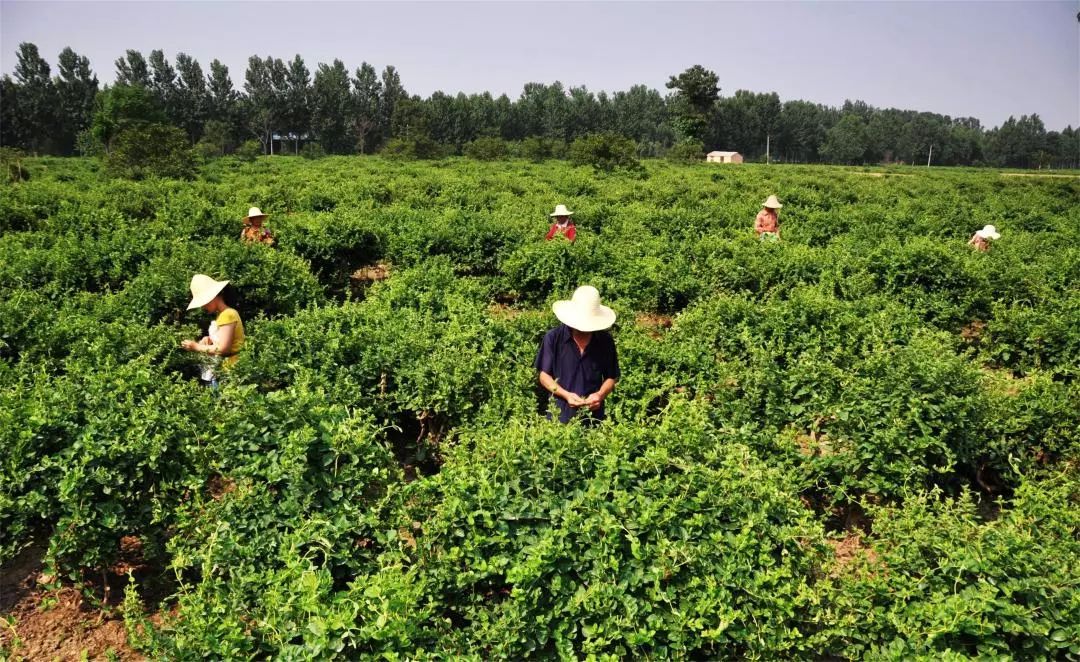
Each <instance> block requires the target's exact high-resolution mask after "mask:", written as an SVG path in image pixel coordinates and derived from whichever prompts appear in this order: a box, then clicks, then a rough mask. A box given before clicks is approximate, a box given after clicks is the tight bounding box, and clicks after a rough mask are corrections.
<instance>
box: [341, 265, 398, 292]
mask: <svg viewBox="0 0 1080 662" xmlns="http://www.w3.org/2000/svg"><path fill="white" fill-rule="evenodd" d="M389 277H390V265H389V264H386V263H385V262H378V263H376V264H371V265H368V266H366V267H360V268H359V269H357V270H356V271H354V272H353V274H352V275H351V276H349V278H350V279H351V280H352V282H353V285H354V286H356V285H366V284H369V283H374V282H376V281H380V280H386V279H387V278H389Z"/></svg>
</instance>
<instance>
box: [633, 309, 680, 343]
mask: <svg viewBox="0 0 1080 662" xmlns="http://www.w3.org/2000/svg"><path fill="white" fill-rule="evenodd" d="M634 322H636V323H637V325H638V326H640V327H643V328H644V329H645V330H646V331H647V332H648V334H649V337H650V338H652V339H654V340H657V339H659V338H660V335H661V334H660V332H661V330H663V329H670V328H671V324H672V322H673V320H672V318H671V317H670V316H668V315H660V314H659V313H638V314H637V315H636V316H635V317H634Z"/></svg>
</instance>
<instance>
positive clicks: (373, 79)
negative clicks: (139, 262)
mask: <svg viewBox="0 0 1080 662" xmlns="http://www.w3.org/2000/svg"><path fill="white" fill-rule="evenodd" d="M115 67H116V76H115V83H113V84H112V85H104V86H102V85H100V84H99V81H98V79H97V76H96V75H95V74H94V72H93V71H92V69H91V67H90V62H89V60H88V59H87V58H86V57H84V56H80V55H78V54H77V53H76V52H75V51H73V50H72V49H71V48H70V47H69V48H65V49H64V50H63V52H61V53H60V55H59V59H58V61H57V75H55V76H54V75H52V69H51V67H50V66H49V63H48V62H46V60H45V59H44V58H43V57H42V56H41V55H40V53H39V52H38V49H37V47H36V46H35V45H34V44H32V43H22V44H20V45H19V48H18V52H17V63H16V66H15V69H14V76H8V75H5V76H4V77H3V79H2V81H0V145H3V146H6V147H15V148H20V149H23V150H26V151H29V152H32V153H37V154H55V155H71V154H95V153H101V152H106V153H107V152H109V151H110V150H111V149H113V147H114V145H115V141H116V140H117V139H118V138H120V137H121V136H122V135H123V133H124V132H125V130H128V129H131V128H133V127H145V126H146V125H148V124H150V125H165V126H169V127H175V128H176V129H178V130H179V131H180V132H182V135H183V137H184V138H185V139H186V140H187V142H188V143H189V144H190V145H193V146H195V145H197V146H199V147H200V148H201V149H202V151H204V152H206V153H209V154H213V153H218V154H226V153H231V152H233V151H234V150H236V149H237V148H238V147H239V146H240V145H241V144H243V143H244V142H245V141H250V140H255V141H257V143H258V149H261V151H262V152H263V153H273V152H280V151H291V152H293V153H298V152H300V150H301V147H302V146H304V145H310V146H317V148H318V149H319V150H320V151H325V152H328V153H333V154H354V153H364V154H369V153H374V152H377V151H380V150H384V149H387V150H390V151H395V150H397V151H402V150H403V149H405V150H407V151H408V150H411V151H413V152H414V153H417V154H423V153H458V154H460V153H463V152H464V153H468V151H469V146H470V145H472V144H474V143H476V141H478V140H483V141H487V143H489V144H490V143H491V142H492V141H508V142H526V143H528V144H531V145H532V147H533V149H534V150H537V149H538V150H540V151H544V150H545V149H546V150H548V151H549V152H551V153H554V154H557V153H559V152H560V149H559V146H560V145H561V146H563V148H565V145H567V144H568V143H571V142H572V141H574V140H575V139H577V138H580V137H583V136H587V135H590V134H597V133H610V134H618V135H621V136H624V137H626V138H628V139H630V140H633V141H634V142H635V143H636V145H637V149H638V153H639V154H640V155H641V156H662V155H672V156H678V155H681V156H684V157H686V158H697V157H700V156H701V155H702V154H703V153H704V152H705V151H707V150H711V149H724V150H732V151H738V152H740V153H742V154H743V156H744V158H746V159H747V160H763V159H764V158H766V151H767V152H768V158H770V159H771V160H773V161H781V162H796V163H817V162H825V163H843V164H858V163H878V162H901V163H914V164H921V163H925V162H927V160H930V161H931V162H932V163H934V164H937V165H989V166H1006V167H1020V168H1033V167H1055V168H1059V167H1073V168H1075V167H1080V129H1074V128H1072V127H1071V126H1069V127H1066V128H1065V129H1064V130H1062V131H1047V130H1046V127H1045V126H1044V124H1043V122H1042V120H1041V119H1040V118H1039V116H1038V115H1037V114H1031V115H1022V116H1021V117H1020V118H1019V119H1016V118H1014V117H1010V118H1009V119H1008V120H1007V121H1006V122H1004V123H1003V124H1002V125H1001V126H999V127H995V128H993V129H985V128H984V127H983V126H982V125H981V123H980V122H979V120H978V119H976V118H973V117H955V118H954V117H949V116H947V115H940V114H937V113H929V112H918V111H913V110H899V109H895V108H884V109H883V108H875V107H874V106H871V105H869V104H866V103H864V102H862V101H847V102H845V103H844V104H843V106H841V107H839V108H836V107H832V106H826V105H823V104H818V103H812V102H809V101H801V100H790V101H781V99H780V97H779V95H778V94H776V93H775V92H767V93H760V92H751V91H748V90H738V91H736V92H735V93H734V94H733V95H730V96H723V95H721V94H720V92H721V88H720V85H719V78H718V76H717V75H716V74H715V73H714V72H711V71H709V70H708V69H705V68H704V67H702V66H700V65H695V66H693V67H691V68H689V69H687V70H686V71H684V72H682V73H680V74H678V75H675V76H671V78H670V80H669V81H668V83H667V86H666V87H667V90H668V91H667V92H666V93H661V92H660V91H658V90H655V89H651V88H649V87H647V86H645V85H635V86H633V87H631V88H630V89H629V90H625V91H618V92H614V93H612V94H608V93H607V92H599V93H594V92H592V91H590V90H589V89H587V88H586V87H584V86H581V87H569V88H566V87H564V86H563V84H562V83H560V82H558V81H556V82H554V83H551V84H546V83H536V82H531V83H527V84H525V86H524V88H523V90H522V92H521V94H520V96H519V97H518V98H517V99H511V98H509V97H508V96H507V95H505V94H503V95H500V96H498V97H495V96H493V95H491V94H490V93H487V92H485V93H483V94H470V95H466V94H463V93H458V94H457V95H450V94H446V93H444V92H435V93H433V94H431V95H430V96H428V97H426V98H423V97H420V96H418V95H410V94H409V93H408V92H407V91H406V89H405V87H404V85H403V84H402V81H401V75H400V74H399V72H398V71H397V70H396V69H395V68H394V67H393V66H386V67H385V68H384V69H383V70H382V71H381V73H380V72H377V71H376V69H375V67H374V66H372V65H371V64H368V63H367V62H363V63H362V64H361V65H360V66H359V67H358V68H356V69H355V70H351V71H350V69H349V68H348V67H346V66H345V64H344V63H343V62H342V61H341V60H337V59H335V60H334V61H333V62H332V63H331V64H325V63H319V64H318V65H317V66H316V68H315V70H314V72H312V71H311V70H310V69H309V68H308V66H307V65H306V63H305V62H304V60H303V58H301V57H300V56H299V55H296V56H295V57H294V58H293V59H292V60H290V61H287V62H286V61H284V60H281V59H280V58H274V57H270V56H267V57H260V56H255V55H253V56H251V57H250V58H249V59H248V65H247V69H246V71H245V72H244V78H243V82H242V84H241V86H240V88H239V89H237V87H236V86H234V84H233V81H232V78H231V76H230V72H229V69H228V67H226V66H225V65H223V64H222V63H221V62H220V61H218V60H216V59H215V60H213V61H212V62H211V63H210V65H209V72H204V71H203V68H202V66H201V65H200V64H199V62H198V61H197V60H196V59H194V58H192V57H191V56H189V55H187V54H185V53H178V54H177V55H176V57H175V59H174V60H173V61H172V62H170V61H169V60H168V58H166V56H165V54H164V53H163V52H162V51H161V50H154V51H151V52H150V54H149V57H144V56H143V54H142V53H141V52H139V51H137V50H128V51H127V52H126V53H125V54H124V56H123V57H121V58H119V59H117V60H116V62H115ZM144 135H145V134H144ZM178 135H179V134H178ZM545 146H546V147H545ZM931 150H932V153H931Z"/></svg>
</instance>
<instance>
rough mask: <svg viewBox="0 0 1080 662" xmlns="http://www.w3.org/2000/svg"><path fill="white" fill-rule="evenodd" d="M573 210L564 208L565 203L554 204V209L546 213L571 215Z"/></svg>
mask: <svg viewBox="0 0 1080 662" xmlns="http://www.w3.org/2000/svg"><path fill="white" fill-rule="evenodd" d="M573 215H574V212H572V211H570V210H569V209H567V208H566V205H555V211H553V212H551V213H550V214H548V216H552V217H554V216H573Z"/></svg>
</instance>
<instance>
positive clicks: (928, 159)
mask: <svg viewBox="0 0 1080 662" xmlns="http://www.w3.org/2000/svg"><path fill="white" fill-rule="evenodd" d="M933 155H934V146H933V145H930V154H929V155H928V156H927V157H926V167H927V168H929V167H930V157H931V156H933Z"/></svg>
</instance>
